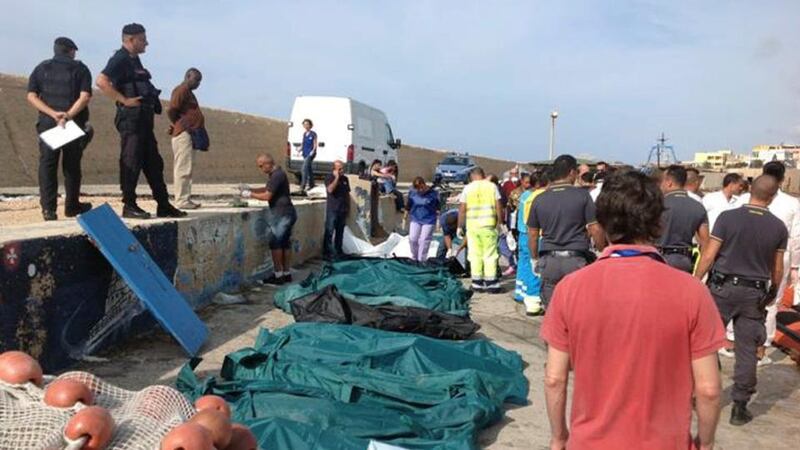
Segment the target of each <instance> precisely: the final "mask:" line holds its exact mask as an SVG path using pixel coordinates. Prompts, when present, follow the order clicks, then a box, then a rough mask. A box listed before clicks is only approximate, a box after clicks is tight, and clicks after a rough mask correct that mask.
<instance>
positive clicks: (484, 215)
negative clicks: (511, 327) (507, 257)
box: [458, 167, 503, 293]
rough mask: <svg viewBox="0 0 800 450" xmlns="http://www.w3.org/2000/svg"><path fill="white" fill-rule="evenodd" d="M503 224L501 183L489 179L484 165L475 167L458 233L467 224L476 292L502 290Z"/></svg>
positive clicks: (463, 199) (461, 200) (462, 202)
mask: <svg viewBox="0 0 800 450" xmlns="http://www.w3.org/2000/svg"><path fill="white" fill-rule="evenodd" d="M502 223H503V205H502V203H501V202H500V191H499V190H498V189H497V185H495V184H494V183H492V182H491V181H489V180H488V179H486V174H485V173H484V171H483V169H481V168H480V167H476V168H474V169H472V171H471V172H470V183H469V184H468V185H466V186H464V191H463V192H462V193H461V197H460V198H459V207H458V232H459V233H463V231H462V230H463V229H464V226H465V225H466V229H467V247H468V248H469V253H468V259H469V264H470V269H471V275H472V290H473V291H476V292H491V293H499V292H500V278H499V276H498V273H497V261H498V258H499V257H500V253H499V251H498V245H497V244H498V241H497V236H498V233H497V226H498V224H502Z"/></svg>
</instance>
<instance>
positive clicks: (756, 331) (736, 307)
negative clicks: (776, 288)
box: [709, 282, 767, 402]
mask: <svg viewBox="0 0 800 450" xmlns="http://www.w3.org/2000/svg"><path fill="white" fill-rule="evenodd" d="M709 288H710V289H711V295H712V296H713V297H714V302H715V303H716V304H717V308H718V309H719V312H720V315H721V316H722V323H723V325H724V326H726V327H727V326H728V323H730V322H731V321H733V333H734V335H735V336H736V346H735V347H734V353H735V355H736V362H735V363H734V368H733V382H734V384H733V390H732V391H731V398H732V399H733V400H734V401H739V402H747V401H749V400H750V397H751V396H752V395H753V394H754V393H755V392H756V382H757V379H756V367H757V366H756V365H757V364H758V355H757V354H756V353H757V352H758V347H759V346H761V345H764V342H765V341H766V339H767V330H766V327H765V325H764V318H765V312H764V308H763V307H762V306H761V302H762V300H763V299H764V296H765V295H766V293H765V291H764V290H763V289H757V288H754V287H746V286H737V285H734V284H733V283H731V282H725V283H722V284H715V283H710V284H709Z"/></svg>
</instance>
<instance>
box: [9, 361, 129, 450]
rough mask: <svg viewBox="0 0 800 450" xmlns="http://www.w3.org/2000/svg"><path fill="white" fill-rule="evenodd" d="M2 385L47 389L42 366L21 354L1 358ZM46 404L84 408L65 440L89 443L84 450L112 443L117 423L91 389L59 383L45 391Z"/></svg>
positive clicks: (71, 423) (69, 382) (72, 382)
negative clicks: (97, 402) (96, 401)
mask: <svg viewBox="0 0 800 450" xmlns="http://www.w3.org/2000/svg"><path fill="white" fill-rule="evenodd" d="M0 381H3V382H5V383H8V384H11V385H25V384H27V383H33V384H34V385H36V386H38V387H42V386H43V385H44V374H43V372H42V366H41V365H39V362H38V361H36V359H34V358H33V357H31V356H30V355H28V354H26V353H23V352H20V351H9V352H5V353H2V354H0ZM42 401H43V403H44V404H45V405H47V406H51V407H55V408H75V407H76V406H80V405H83V407H82V408H81V409H79V410H78V411H77V412H76V413H75V414H74V415H73V416H72V417H71V418H70V419H69V421H68V422H67V425H66V427H64V437H66V438H67V439H69V440H72V441H77V440H79V439H85V443H84V444H83V447H81V449H82V450H100V449H103V448H105V447H106V445H108V443H109V442H111V437H112V436H113V435H114V419H113V418H112V417H111V413H109V412H108V411H107V410H106V409H104V408H101V407H99V406H93V405H94V393H93V392H92V390H91V389H89V386H87V385H85V384H84V383H81V382H79V381H75V380H55V381H53V382H52V383H50V384H48V385H47V386H46V387H45V390H44V397H43V398H42Z"/></svg>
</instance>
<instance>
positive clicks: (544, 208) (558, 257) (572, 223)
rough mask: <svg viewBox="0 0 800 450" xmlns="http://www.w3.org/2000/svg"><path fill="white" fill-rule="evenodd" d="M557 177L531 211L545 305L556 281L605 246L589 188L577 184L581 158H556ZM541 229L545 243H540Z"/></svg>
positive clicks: (553, 174)
mask: <svg viewBox="0 0 800 450" xmlns="http://www.w3.org/2000/svg"><path fill="white" fill-rule="evenodd" d="M550 176H551V178H552V179H553V180H554V181H553V182H552V183H551V184H550V186H549V187H548V188H547V190H546V191H545V192H542V193H541V194H539V196H538V197H537V198H536V200H534V202H533V206H531V211H530V213H529V215H528V219H527V224H528V248H529V249H530V252H531V255H532V258H533V261H531V267H533V268H534V271H536V272H537V273H538V274H539V276H540V277H541V280H542V287H541V293H540V294H539V295H540V297H541V299H542V305H543V306H544V307H545V308H547V305H548V303H549V302H550V298H552V296H553V291H554V290H555V287H556V284H557V283H558V282H559V281H561V279H562V278H564V277H565V276H567V275H569V274H570V273H572V272H574V271H576V270H578V269H580V268H582V267H584V266H585V265H586V264H588V263H589V262H591V261H592V260H593V259H594V254H593V253H592V251H591V246H592V243H591V241H590V240H589V238H591V239H592V240H593V241H594V244H595V247H596V248H597V249H599V250H601V249H602V248H603V247H605V234H604V233H603V229H602V227H600V225H598V223H597V221H596V220H595V206H594V201H592V197H591V196H590V195H589V192H588V191H587V190H586V189H581V188H579V187H576V186H575V180H576V179H577V177H578V162H577V161H576V160H575V158H574V157H573V156H571V155H561V156H559V157H558V158H556V159H555V161H553V167H552V169H551V172H550ZM540 232H541V237H542V245H541V248H540V247H539V234H540Z"/></svg>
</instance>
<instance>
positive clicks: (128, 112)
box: [97, 23, 186, 219]
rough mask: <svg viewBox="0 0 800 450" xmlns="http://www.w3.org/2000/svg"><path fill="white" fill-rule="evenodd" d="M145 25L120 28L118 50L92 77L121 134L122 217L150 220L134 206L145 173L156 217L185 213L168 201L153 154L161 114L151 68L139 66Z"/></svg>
mask: <svg viewBox="0 0 800 450" xmlns="http://www.w3.org/2000/svg"><path fill="white" fill-rule="evenodd" d="M147 45H148V42H147V36H146V35H145V29H144V27H143V26H142V25H140V24H138V23H132V24H128V25H125V27H123V28H122V48H120V49H119V50H117V51H116V52H115V53H114V55H113V56H112V57H111V59H109V60H108V64H107V65H106V67H105V69H103V71H102V72H101V73H100V76H99V77H97V87H99V88H100V90H101V91H103V93H104V94H105V95H107V96H108V97H110V98H111V99H112V100H114V101H115V102H116V105H117V115H116V117H115V118H114V124H115V125H116V127H117V131H118V132H119V135H120V141H121V153H120V158H119V166H120V167H119V168H120V176H119V178H120V187H121V188H122V202H123V204H124V207H123V209H122V217H126V218H130V219H149V218H150V214H149V213H148V212H146V211H144V210H143V209H141V208H139V205H137V204H136V185H137V184H138V182H139V174H140V173H141V172H144V176H145V178H147V183H148V184H149V185H150V189H151V190H152V192H153V198H154V199H155V200H156V202H157V203H158V209H157V210H156V215H157V216H158V217H183V216H185V215H186V213H185V212H183V211H180V210H179V209H176V208H175V207H174V206H172V205H171V204H170V203H169V194H167V185H166V184H165V183H164V160H163V159H161V155H160V154H159V153H158V142H157V141H156V137H155V134H154V133H153V120H154V115H155V114H161V101H160V100H159V99H158V96H159V94H160V93H161V91H160V90H158V89H156V88H155V86H153V84H152V83H151V82H150V78H151V77H150V72H148V71H147V69H145V68H144V67H143V66H142V62H141V61H140V60H139V55H140V54H142V53H144V52H145V49H146V48H147Z"/></svg>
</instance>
